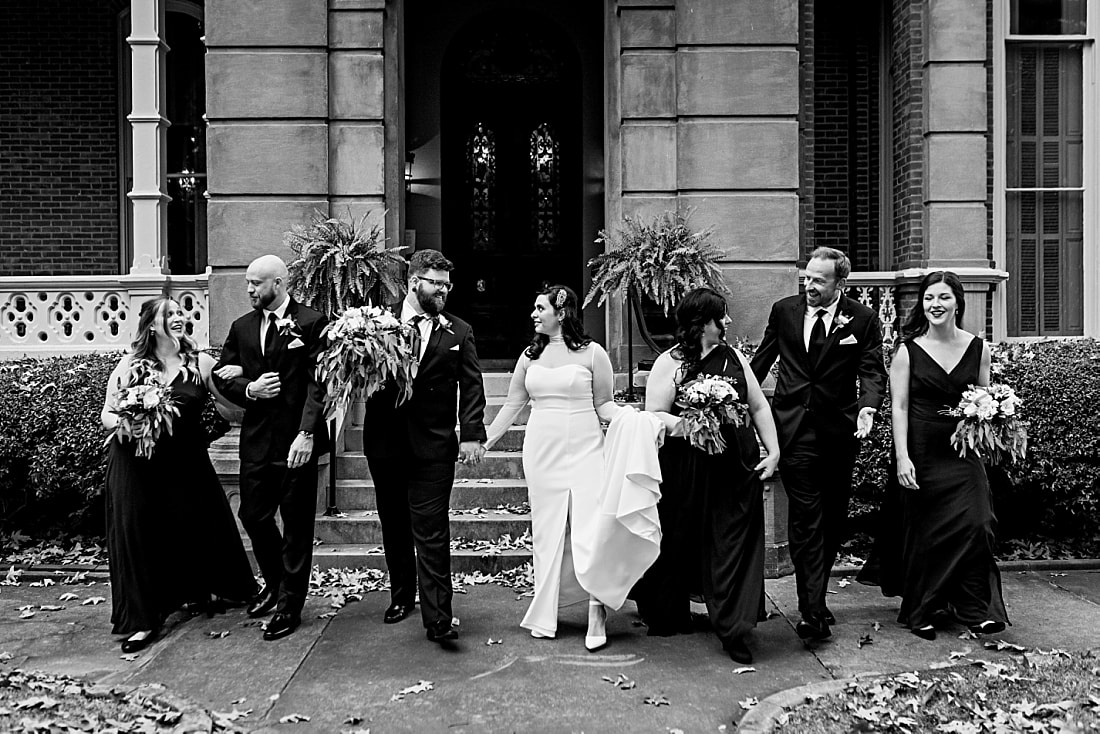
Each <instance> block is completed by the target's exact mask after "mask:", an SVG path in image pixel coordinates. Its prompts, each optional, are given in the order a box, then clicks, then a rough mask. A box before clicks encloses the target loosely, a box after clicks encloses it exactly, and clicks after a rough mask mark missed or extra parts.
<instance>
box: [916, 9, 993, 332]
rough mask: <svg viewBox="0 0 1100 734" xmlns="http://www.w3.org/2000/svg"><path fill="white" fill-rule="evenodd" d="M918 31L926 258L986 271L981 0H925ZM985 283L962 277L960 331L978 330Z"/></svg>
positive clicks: (937, 264) (937, 265)
mask: <svg viewBox="0 0 1100 734" xmlns="http://www.w3.org/2000/svg"><path fill="white" fill-rule="evenodd" d="M924 31H925V32H924V81H925V83H924V100H923V102H924V156H925V161H926V167H925V178H924V232H925V243H924V244H925V253H924V255H925V257H924V259H925V263H926V265H927V267H928V268H932V269H941V268H942V269H947V270H955V271H962V272H965V270H967V269H970V268H988V267H989V263H990V261H989V244H990V239H989V237H990V232H989V209H988V203H987V201H988V198H987V197H988V181H989V175H990V160H989V152H988V146H987V143H988V140H987V138H988V136H989V135H990V134H991V131H990V130H988V128H987V120H986V112H987V108H988V103H989V100H988V99H987V94H986V63H987V59H986V53H987V52H986V40H987V39H986V7H985V4H984V3H975V2H972V1H971V0H931V1H930V2H929V3H927V6H926V11H925V18H924ZM962 272H960V275H961V274H962ZM989 288H990V286H989V283H988V282H967V287H966V300H967V303H966V305H967V309H966V311H967V312H966V316H965V319H966V323H964V328H966V329H967V330H969V331H973V332H974V333H979V332H982V331H984V330H985V313H986V298H987V296H988V293H989Z"/></svg>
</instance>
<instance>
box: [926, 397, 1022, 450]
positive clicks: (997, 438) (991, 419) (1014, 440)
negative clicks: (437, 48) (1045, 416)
mask: <svg viewBox="0 0 1100 734" xmlns="http://www.w3.org/2000/svg"><path fill="white" fill-rule="evenodd" d="M1022 405H1023V403H1022V402H1021V401H1020V398H1018V397H1016V391H1015V390H1013V389H1012V388H1011V387H1009V386H1008V385H1002V384H997V383H994V384H992V385H989V386H988V387H982V386H980V385H970V389H969V390H967V391H966V392H964V393H963V396H962V400H960V401H959V404H958V405H957V406H955V407H954V408H948V409H947V410H944V411H942V413H943V414H944V415H950V416H955V417H957V418H960V419H961V420H960V421H959V424H958V425H957V426H956V427H955V432H954V433H953V434H952V435H951V446H952V447H953V448H955V449H957V450H958V452H959V456H966V453H967V451H972V452H974V453H975V454H976V455H977V456H979V457H980V458H981V459H983V460H984V461H987V462H989V463H990V464H1003V463H1012V462H1016V461H1020V460H1022V459H1023V458H1024V455H1025V454H1026V453H1027V429H1026V427H1025V424H1024V422H1023V421H1022V420H1020V417H1019V411H1020V408H1021V407H1022Z"/></svg>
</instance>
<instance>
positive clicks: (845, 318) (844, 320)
mask: <svg viewBox="0 0 1100 734" xmlns="http://www.w3.org/2000/svg"><path fill="white" fill-rule="evenodd" d="M850 323H852V317H851V316H850V315H848V314H846V313H838V314H837V315H836V328H838V329H843V328H844V327H845V326H847V325H848V324H850Z"/></svg>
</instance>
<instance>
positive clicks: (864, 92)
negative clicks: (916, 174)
mask: <svg viewBox="0 0 1100 734" xmlns="http://www.w3.org/2000/svg"><path fill="white" fill-rule="evenodd" d="M826 8H828V9H826ZM878 84H879V68H878V23H877V18H876V17H875V15H874V13H853V14H848V13H837V12H835V9H833V8H830V7H828V6H822V5H819V12H818V14H817V18H816V22H815V27H814V98H813V104H814V178H813V183H814V208H815V217H814V219H815V221H814V240H815V241H814V244H815V245H816V246H823V245H824V246H827V247H835V248H837V249H840V250H844V251H846V252H847V253H848V255H849V257H851V258H852V266H853V267H854V268H855V269H856V270H876V269H878V219H879V217H878V209H879V207H878V195H879V194H878V158H879V150H878V140H879V137H878V127H879V125H878V114H879V112H878V107H879V105H878V95H879V89H878Z"/></svg>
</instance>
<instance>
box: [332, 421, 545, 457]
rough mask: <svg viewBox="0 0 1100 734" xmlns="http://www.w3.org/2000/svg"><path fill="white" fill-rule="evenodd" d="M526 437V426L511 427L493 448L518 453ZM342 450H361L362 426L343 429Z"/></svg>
mask: <svg viewBox="0 0 1100 734" xmlns="http://www.w3.org/2000/svg"><path fill="white" fill-rule="evenodd" d="M526 435H527V426H512V428H511V429H510V430H508V431H507V432H505V434H504V435H503V436H502V437H501V439H500V440H499V441H497V444H496V446H494V447H493V448H495V449H497V450H498V451H519V450H520V449H522V448H523V437H524V436H526ZM344 450H345V451H349V452H350V451H362V450H363V427H362V426H349V427H348V428H346V429H344Z"/></svg>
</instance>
